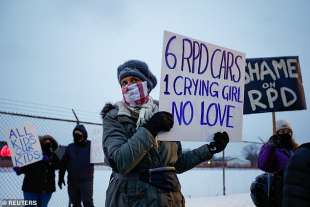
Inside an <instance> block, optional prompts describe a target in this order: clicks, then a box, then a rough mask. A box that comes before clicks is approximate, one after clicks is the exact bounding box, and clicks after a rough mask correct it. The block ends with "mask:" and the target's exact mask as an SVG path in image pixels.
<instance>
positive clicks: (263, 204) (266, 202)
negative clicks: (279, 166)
mask: <svg viewBox="0 0 310 207" xmlns="http://www.w3.org/2000/svg"><path fill="white" fill-rule="evenodd" d="M282 182H283V173H279V172H277V173H263V174H261V175H258V176H257V177H256V178H255V180H254V181H253V182H252V184H251V188H250V190H251V199H252V201H253V203H254V204H255V205H256V206H257V207H276V206H281V201H282V189H283V184H282Z"/></svg>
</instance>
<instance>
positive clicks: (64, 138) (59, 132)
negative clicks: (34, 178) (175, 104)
mask: <svg viewBox="0 0 310 207" xmlns="http://www.w3.org/2000/svg"><path fill="white" fill-rule="evenodd" d="M27 123H31V124H32V125H34V126H35V128H36V130H37V133H38V135H44V134H49V135H52V136H53V137H54V138H55V139H56V140H57V142H58V144H59V145H62V146H66V145H68V144H69V143H71V142H72V141H73V137H72V130H73V128H74V127H75V125H76V121H75V120H70V119H58V118H50V117H43V116H32V115H27V114H21V113H18V114H17V113H7V112H1V111H0V143H1V142H3V141H5V136H6V131H7V130H8V129H10V128H12V127H20V126H22V125H24V124H27ZM81 123H83V125H84V126H85V127H86V129H87V131H88V135H89V136H88V137H89V138H94V137H98V136H99V137H100V136H102V126H101V124H99V123H92V122H81ZM239 144H240V145H241V146H246V145H254V146H255V145H257V146H256V147H254V148H253V147H251V148H248V149H246V153H247V155H254V156H257V150H258V149H259V147H260V144H261V143H256V142H249V143H248V142H243V143H239ZM0 147H1V146H0ZM229 147H230V146H229ZM59 154H61V153H59ZM228 158H229V157H227V155H225V165H224V164H223V163H222V158H221V155H220V154H219V155H218V160H219V162H220V165H218V166H216V165H215V164H216V160H215V159H214V160H213V161H215V162H214V163H215V164H213V165H214V166H213V167H214V168H217V169H215V170H210V171H208V172H206V171H200V170H196V171H195V170H194V171H191V172H189V173H187V174H184V175H180V181H181V183H182V185H183V184H184V186H186V187H185V188H183V193H184V195H185V196H186V197H191V196H192V195H195V194H196V195H200V196H201V195H209V196H210V195H219V194H221V193H222V192H223V193H225V188H226V189H227V192H228V193H238V192H246V191H247V190H248V188H249V186H250V182H251V180H253V179H254V178H255V176H256V175H257V174H259V173H260V172H259V171H258V170H255V169H254V170H251V168H252V167H253V166H250V168H249V169H250V170H248V171H245V170H243V171H239V170H238V169H237V170H234V168H232V169H227V173H225V171H224V169H225V168H226V167H228V168H229V165H230V164H232V165H236V163H233V162H232V161H229V159H228ZM254 158H255V157H254ZM0 159H1V158H0ZM223 160H224V158H223ZM254 163H255V161H254ZM237 164H238V165H240V162H238V163H237ZM205 165H206V166H202V167H207V168H206V169H208V168H209V167H212V166H211V165H212V162H211V164H210V163H209V162H206V163H205ZM242 165H243V166H241V168H240V169H244V168H245V167H244V164H242ZM245 165H248V163H245ZM221 166H226V167H225V168H223V173H222V172H221V169H220V168H219V167H221ZM237 167H238V166H237ZM239 167H240V166H239ZM101 169H103V170H101ZM209 169H210V168H209ZM240 173H241V174H244V175H245V177H246V178H247V181H245V182H244V183H243V184H240V183H239V182H237V183H236V182H234V181H235V180H237V178H236V177H239V176H240ZM57 174H58V173H56V183H57V181H58V176H57ZM110 174H111V169H110V168H108V167H106V166H102V165H100V166H99V165H97V166H95V175H94V195H93V198H94V204H95V206H104V202H105V191H106V189H107V186H108V183H109V178H110ZM196 174H197V175H199V176H200V178H197V179H194V180H198V181H197V182H198V183H203V182H200V180H207V181H208V182H209V183H210V182H211V181H210V180H214V181H216V183H214V185H215V186H216V188H217V189H216V190H212V192H210V189H209V188H208V189H206V188H205V185H204V184H202V185H201V186H200V187H199V186H195V189H193V188H192V187H191V184H192V181H194V180H193V179H192V177H191V176H194V177H195V176H196ZM188 177H191V178H188ZM207 181H206V182H207ZM22 182H23V175H20V176H17V175H16V173H15V172H14V171H13V170H12V163H11V162H10V159H4V158H2V159H1V160H0V201H1V199H22V198H23V192H22V190H21V188H22ZM198 183H197V185H198ZM225 183H226V184H225ZM66 187H67V186H65V187H64V188H63V189H62V190H60V189H59V188H58V186H56V192H55V193H53V195H52V198H51V200H50V202H49V206H50V207H62V206H68V202H69V199H68V194H67V190H66ZM197 189H199V190H197ZM222 189H223V191H222ZM196 191H197V192H196ZM198 191H199V192H198ZM213 191H215V192H213ZM0 206H1V204H0Z"/></svg>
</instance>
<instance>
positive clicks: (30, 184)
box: [20, 153, 59, 193]
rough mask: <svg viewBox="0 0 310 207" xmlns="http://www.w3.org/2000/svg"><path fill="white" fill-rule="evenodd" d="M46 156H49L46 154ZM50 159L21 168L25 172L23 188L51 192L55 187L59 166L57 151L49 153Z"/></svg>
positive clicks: (36, 191) (29, 190) (26, 190)
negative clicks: (56, 171) (56, 172)
mask: <svg viewBox="0 0 310 207" xmlns="http://www.w3.org/2000/svg"><path fill="white" fill-rule="evenodd" d="M45 156H47V155H46V154H45ZM48 157H49V158H48V160H46V161H43V160H41V161H39V162H35V163H33V164H30V165H27V166H24V167H22V168H21V170H20V171H21V172H20V173H24V174H25V177H24V181H23V187H22V190H23V191H25V192H31V193H51V192H54V191H55V190H56V188H55V170H56V169H57V168H58V167H59V159H58V157H57V156H56V155H55V153H51V154H50V155H48Z"/></svg>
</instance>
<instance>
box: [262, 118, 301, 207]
mask: <svg viewBox="0 0 310 207" xmlns="http://www.w3.org/2000/svg"><path fill="white" fill-rule="evenodd" d="M297 147H298V145H297V144H296V142H295V141H294V139H293V130H292V127H291V125H290V124H289V123H288V122H287V121H285V120H278V121H277V122H276V134H275V135H273V136H271V137H270V139H269V140H268V142H267V143H266V144H264V145H263V146H262V148H261V150H260V152H259V155H258V162H257V164H258V168H260V169H261V170H263V171H265V172H268V173H271V175H272V178H273V179H272V183H270V184H269V185H270V186H271V187H270V191H271V192H270V200H271V201H270V202H271V203H272V205H273V206H275V207H278V206H281V202H282V189H283V184H282V183H283V172H284V170H285V168H286V166H287V164H288V161H289V159H290V157H291V156H292V155H293V152H294V150H295V149H296V148H297Z"/></svg>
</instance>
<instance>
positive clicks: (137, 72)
mask: <svg viewBox="0 0 310 207" xmlns="http://www.w3.org/2000/svg"><path fill="white" fill-rule="evenodd" d="M127 76H133V77H137V78H139V79H140V80H142V81H146V82H147V87H148V89H149V91H151V90H152V89H153V88H155V86H156V84H157V80H156V77H155V76H154V75H153V73H152V72H151V71H150V70H149V67H148V66H147V64H146V63H145V62H142V61H140V60H129V61H127V62H125V63H124V64H122V65H120V66H118V68H117V77H118V82H119V83H121V80H122V79H123V78H125V77H127Z"/></svg>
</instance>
